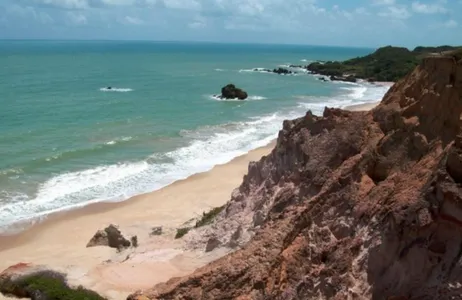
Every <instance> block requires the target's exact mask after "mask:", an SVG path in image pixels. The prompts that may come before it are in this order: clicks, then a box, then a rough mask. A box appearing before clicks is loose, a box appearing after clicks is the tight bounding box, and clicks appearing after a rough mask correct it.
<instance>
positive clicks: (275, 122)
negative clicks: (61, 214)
mask: <svg viewBox="0 0 462 300" xmlns="http://www.w3.org/2000/svg"><path fill="white" fill-rule="evenodd" d="M372 51H373V49H359V48H331V47H312V46H288V45H284V46H277V45H239V44H233V45H227V44H208V43H160V42H71V41H66V42H56V41H0V65H1V66H2V68H1V69H0V231H5V230H7V229H9V230H11V229H17V228H18V227H17V226H18V224H21V226H22V225H23V224H22V223H23V222H24V221H27V222H28V221H30V220H36V219H37V218H39V217H43V216H46V215H47V214H49V213H51V212H55V211H59V210H63V209H70V208H74V207H79V206H82V205H85V204H88V203H92V202H97V201H120V200H124V199H127V198H128V197H130V196H133V195H136V194H139V193H143V192H147V191H152V190H155V189H159V188H161V187H163V186H165V185H167V184H170V183H172V182H174V181H175V180H179V179H183V178H185V177H187V176H189V175H192V174H194V173H197V172H202V171H206V170H209V169H211V168H212V167H213V166H214V165H216V164H221V163H225V162H228V161H230V160H231V159H232V158H234V157H236V156H238V155H241V154H244V153H246V152H248V151H249V150H251V149H254V148H257V147H259V146H263V145H265V144H267V143H268V142H269V141H271V140H272V139H274V138H275V137H276V136H277V132H278V130H279V129H280V128H281V125H282V121H283V120H284V119H289V118H295V117H298V116H301V115H303V114H304V113H305V112H306V110H307V109H312V110H313V111H314V112H315V113H318V114H319V113H321V112H322V109H323V108H324V106H326V105H328V106H347V105H351V104H356V103H365V102H372V101H376V100H377V99H380V98H381V97H382V96H383V94H384V93H385V92H386V90H387V88H386V87H380V86H375V85H371V84H365V83H361V84H345V83H330V82H328V83H325V82H322V81H319V80H317V78H316V77H314V76H312V75H308V74H304V73H300V74H298V75H296V76H281V75H276V74H267V73H261V72H254V71H252V69H253V68H275V67H277V66H280V65H287V64H308V63H309V62H310V61H313V60H343V59H347V58H351V57H356V56H360V55H365V54H368V53H370V52H372ZM299 71H300V70H299ZM227 83H234V84H236V85H237V86H238V87H241V88H243V89H244V90H246V91H247V92H248V93H249V95H250V97H249V100H246V101H219V100H217V99H215V98H214V97H213V94H217V93H219V92H220V89H221V87H222V86H224V85H225V84H227ZM107 86H111V87H112V90H111V91H108V90H106V89H105V87H107ZM18 222H19V223H18ZM15 224H16V225H15ZM15 226H16V227H15Z"/></svg>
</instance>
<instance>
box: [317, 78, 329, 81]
mask: <svg viewBox="0 0 462 300" xmlns="http://www.w3.org/2000/svg"><path fill="white" fill-rule="evenodd" d="M318 80H321V81H324V82H327V81H328V80H327V79H326V78H325V77H318Z"/></svg>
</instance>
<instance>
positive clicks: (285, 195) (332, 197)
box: [129, 57, 462, 300]
mask: <svg viewBox="0 0 462 300" xmlns="http://www.w3.org/2000/svg"><path fill="white" fill-rule="evenodd" d="M461 113H462V62H461V61H459V62H456V60H455V59H454V58H450V57H438V58H428V59H426V60H424V61H423V63H422V65H421V66H419V67H417V68H416V70H415V71H414V72H413V73H412V74H410V75H409V76H407V77H406V78H404V79H403V80H401V81H400V82H398V83H396V84H395V85H394V86H393V87H392V88H391V89H390V91H389V92H388V93H387V95H386V96H385V97H384V99H383V101H382V103H381V104H380V105H379V106H378V107H377V108H376V109H374V110H373V111H371V112H347V111H343V110H339V109H328V108H326V109H325V111H324V115H323V116H322V117H316V116H313V115H312V114H311V113H309V112H308V113H307V115H306V116H305V117H303V118H300V119H296V120H293V121H285V122H284V124H283V129H282V130H281V131H280V134H279V137H278V141H277V145H276V147H275V149H274V150H273V152H272V153H271V154H270V155H269V156H267V157H264V158H262V160H261V161H259V162H256V163H253V164H251V165H250V166H249V172H248V175H247V176H245V177H244V180H243V183H242V185H241V186H240V187H239V188H238V189H236V190H235V192H234V193H233V195H232V199H231V200H230V201H229V203H228V204H227V206H226V209H225V210H224V211H223V212H222V213H221V214H220V216H219V217H218V218H217V219H216V221H215V223H214V224H213V225H212V226H210V227H208V228H204V229H201V230H198V231H196V232H192V233H190V235H189V236H188V243H189V244H190V245H192V246H195V247H205V244H206V242H207V241H208V240H209V239H211V238H213V239H218V240H219V241H220V243H221V246H222V247H232V248H233V247H234V248H236V249H237V250H236V251H235V252H233V253H231V254H229V255H227V256H225V257H223V258H221V259H219V260H217V261H215V262H213V263H211V264H209V265H207V266H205V267H203V268H200V269H198V270H197V271H196V272H194V273H193V274H192V275H190V276H187V277H184V278H174V279H171V280H170V281H168V282H167V283H165V284H160V285H157V286H155V287H153V289H152V290H149V291H144V292H139V293H136V294H134V295H132V296H130V297H129V299H241V300H243V299H462V296H460V295H461V293H462V261H461V259H462V189H461V183H462V137H461V136H459V134H460V128H461V119H460V118H461ZM217 244H218V243H217Z"/></svg>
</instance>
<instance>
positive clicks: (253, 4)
mask: <svg viewBox="0 0 462 300" xmlns="http://www.w3.org/2000/svg"><path fill="white" fill-rule="evenodd" d="M29 38H32V39H111V40H119V39H122V40H127V39H128V40H164V41H165V40H177V41H178V40H188V41H191V40H192V41H213V42H259V43H293V44H311V45H340V46H373V47H375V46H381V45H388V44H391V45H402V46H407V47H414V46H416V45H439V44H462V0H419V1H413V0H0V39H29Z"/></svg>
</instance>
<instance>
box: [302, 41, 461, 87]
mask: <svg viewBox="0 0 462 300" xmlns="http://www.w3.org/2000/svg"><path fill="white" fill-rule="evenodd" d="M460 49H461V48H457V47H451V46H441V47H417V48H415V49H414V50H412V51H410V50H409V49H407V48H402V47H392V46H386V47H382V48H379V49H377V51H375V52H374V53H372V54H369V55H366V56H363V57H357V58H353V59H350V60H346V61H343V62H339V61H330V62H325V63H321V62H315V63H312V64H310V65H309V66H308V67H307V68H308V70H310V71H312V72H313V73H316V74H321V75H326V76H335V77H337V76H343V77H346V76H351V75H353V76H354V77H356V78H361V79H367V80H370V81H397V80H399V79H400V78H402V77H404V76H406V75H407V74H408V73H409V72H411V71H412V70H413V69H414V68H415V67H416V66H417V65H418V64H419V63H420V61H421V59H422V58H423V57H425V56H427V55H430V54H436V55H441V54H446V53H448V51H449V52H450V51H453V50H456V51H457V50H459V51H460Z"/></svg>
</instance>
